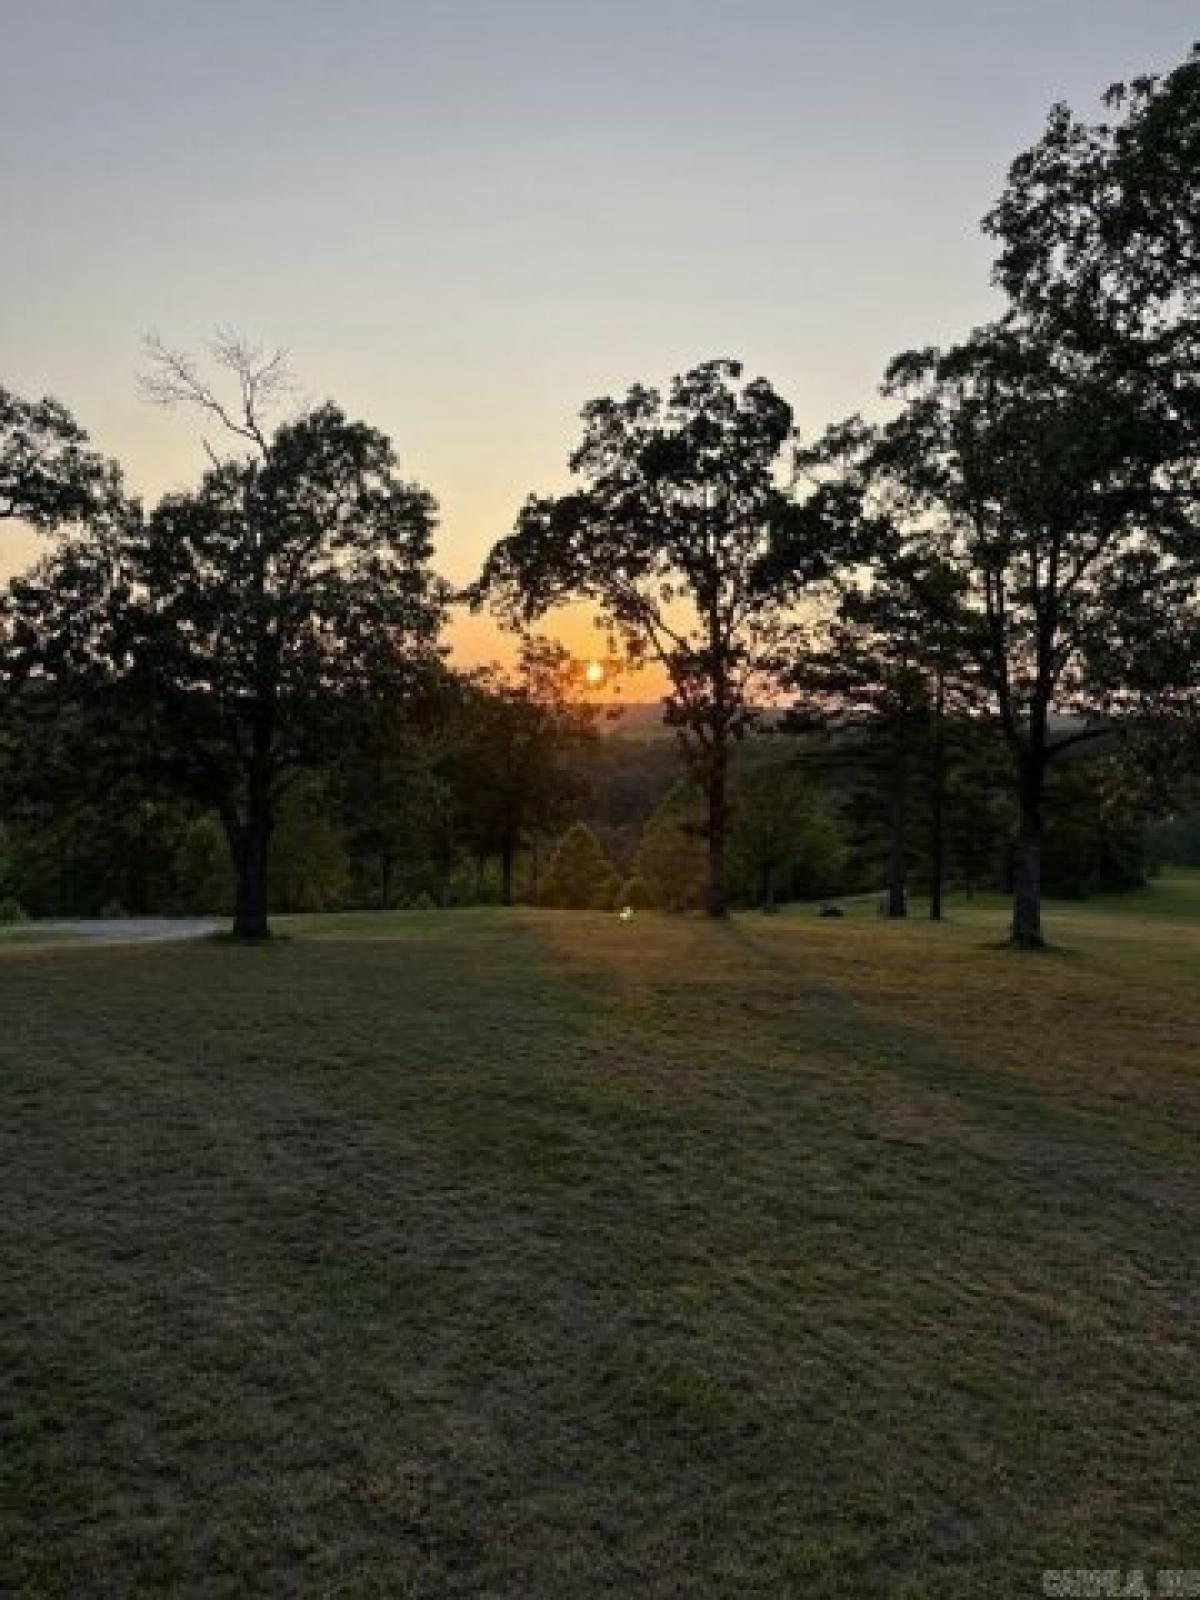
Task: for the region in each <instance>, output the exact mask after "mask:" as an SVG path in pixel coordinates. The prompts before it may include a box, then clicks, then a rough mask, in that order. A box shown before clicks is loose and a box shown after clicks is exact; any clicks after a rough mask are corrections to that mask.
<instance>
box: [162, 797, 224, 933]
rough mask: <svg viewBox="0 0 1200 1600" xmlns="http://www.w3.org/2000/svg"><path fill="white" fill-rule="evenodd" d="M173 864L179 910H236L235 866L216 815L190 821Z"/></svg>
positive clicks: (200, 911)
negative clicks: (234, 907) (234, 906)
mask: <svg viewBox="0 0 1200 1600" xmlns="http://www.w3.org/2000/svg"><path fill="white" fill-rule="evenodd" d="M173 868H174V879H175V905H176V908H177V909H178V910H180V911H187V912H196V913H209V914H213V915H225V914H227V913H228V912H230V911H232V910H233V866H232V864H231V862H230V859H229V846H228V844H227V842H226V839H225V835H224V834H223V832H222V831H221V825H220V823H219V822H217V820H216V818H215V817H197V818H195V819H194V820H193V821H191V822H189V823H188V824H187V826H186V827H185V828H184V831H183V836H182V838H181V839H180V841H179V844H178V846H177V848H176V851H175V858H174V862H173Z"/></svg>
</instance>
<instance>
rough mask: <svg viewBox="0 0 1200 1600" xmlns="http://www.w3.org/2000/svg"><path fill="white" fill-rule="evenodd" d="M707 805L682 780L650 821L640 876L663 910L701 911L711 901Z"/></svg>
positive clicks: (652, 899)
mask: <svg viewBox="0 0 1200 1600" xmlns="http://www.w3.org/2000/svg"><path fill="white" fill-rule="evenodd" d="M704 828H705V815H704V803H703V800H702V798H701V796H700V795H699V794H698V793H697V791H696V788H695V786H694V785H693V784H690V783H687V782H680V783H677V784H676V785H675V787H674V788H673V789H672V790H671V791H670V793H669V794H668V795H667V796H666V797H665V799H664V800H663V801H662V803H661V804H660V805H659V806H658V808H657V810H656V811H655V812H654V815H653V816H652V817H651V818H650V820H649V822H647V824H646V827H645V829H644V831H643V833H642V842H641V847H640V849H639V850H638V857H637V876H638V877H640V878H641V880H642V882H643V883H644V884H645V887H646V893H647V895H648V896H649V899H650V903H651V905H653V906H655V907H657V908H658V910H660V911H696V910H699V909H700V908H701V907H702V906H703V905H704V903H705V889H706V885H707V882H708V851H707V848H706V845H705V840H704Z"/></svg>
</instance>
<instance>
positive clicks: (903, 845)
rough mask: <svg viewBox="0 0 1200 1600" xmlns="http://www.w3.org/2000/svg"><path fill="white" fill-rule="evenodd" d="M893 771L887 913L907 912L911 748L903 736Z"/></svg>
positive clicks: (903, 915)
mask: <svg viewBox="0 0 1200 1600" xmlns="http://www.w3.org/2000/svg"><path fill="white" fill-rule="evenodd" d="M899 738H900V741H901V742H900V744H899V747H898V749H897V752H896V761H895V766H894V767H893V770H892V804H891V849H890V851H889V856H888V895H887V914H888V916H889V917H907V915H908V751H907V750H906V749H905V747H904V742H903V740H904V735H903V733H901V734H900V735H899Z"/></svg>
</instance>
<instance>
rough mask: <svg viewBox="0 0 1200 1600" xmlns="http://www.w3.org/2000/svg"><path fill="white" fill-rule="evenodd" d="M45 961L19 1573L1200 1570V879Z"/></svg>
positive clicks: (348, 1578)
mask: <svg viewBox="0 0 1200 1600" xmlns="http://www.w3.org/2000/svg"><path fill="white" fill-rule="evenodd" d="M954 910H955V915H954V917H953V919H952V920H951V921H950V922H949V923H947V924H946V925H943V926H941V927H933V926H930V925H928V924H927V923H921V922H913V923H911V924H909V925H908V926H898V925H890V924H885V923H881V922H879V920H878V919H877V918H875V917H873V916H871V915H862V916H852V917H849V918H847V919H845V920H844V921H840V922H839V921H823V920H820V919H818V918H816V917H815V916H813V915H812V914H810V913H805V914H803V915H802V914H799V913H792V914H788V915H784V916H780V917H776V918H762V917H750V916H746V917H740V918H736V919H734V920H733V921H732V922H731V923H730V924H729V925H728V926H720V927H714V926H710V925H708V924H707V923H705V922H703V921H701V920H690V919H668V918H659V917H654V916H643V915H639V916H638V917H636V918H635V919H634V920H633V921H632V922H631V923H628V924H624V923H621V922H620V921H618V920H617V919H616V918H614V917H603V916H598V915H597V916H592V915H587V914H570V913H562V914H560V913H553V912H543V913H536V912H513V913H501V912H479V913H474V912H458V913H445V914H438V913H431V914H408V915H397V916H394V917H345V918H325V919H309V920H297V921H295V922H294V923H293V924H291V926H290V927H289V929H288V931H289V932H290V933H291V934H292V937H291V938H290V939H288V940H286V941H279V942H277V943H275V944H274V945H272V946H270V947H268V948H264V949H257V950H240V949H237V948H233V947H230V946H228V945H225V944H222V943H220V942H217V941H206V942H201V943H197V944H192V945H177V946H158V947H141V948H138V947H129V948H84V947H71V946H62V947H58V948H51V947H46V946H38V945H36V944H29V943H25V942H24V941H14V940H8V941H5V942H4V944H3V946H2V947H0V1018H2V1020H3V1028H2V1030H0V1073H2V1077H0V1081H2V1083H3V1094H4V1101H3V1117H2V1119H0V1185H2V1186H3V1195H2V1205H0V1283H2V1284H3V1289H2V1291H0V1292H2V1295H3V1319H2V1332H0V1592H12V1593H16V1594H20V1595H28V1596H37V1595H55V1596H71V1597H78V1596H92V1595H98V1596H143V1595H176V1594H182V1595H194V1596H204V1597H214V1596H230V1597H233V1596H245V1595H269V1596H290V1595H314V1596H388V1597H393V1596H399V1597H403V1596H411V1597H422V1600H424V1597H429V1600H443V1597H455V1596H493V1597H511V1600H575V1597H593V1596H595V1597H599V1596H608V1597H613V1596H615V1597H643V1596H644V1597H656V1600H659V1597H661V1600H666V1597H671V1600H706V1597H716V1596H720V1597H729V1600H748V1597H763V1600H767V1597H769V1600H786V1597H790V1596H796V1597H800V1596H804V1597H809V1596H815V1597H821V1600H823V1597H830V1596H845V1597H847V1600H850V1597H853V1600H863V1597H871V1596H887V1597H889V1600H891V1597H907V1600H916V1597H919V1596H928V1597H932V1596H937V1597H945V1600H963V1597H966V1596H970V1597H975V1596H978V1597H987V1600H1013V1597H1021V1596H1035V1595H1038V1594H1040V1593H1041V1592H1042V1580H1041V1574H1042V1571H1043V1569H1045V1568H1077V1567H1089V1568H1094V1567H1100V1568H1114V1567H1126V1568H1128V1567H1131V1566H1138V1567H1141V1568H1143V1569H1145V1570H1146V1571H1147V1573H1148V1574H1149V1580H1148V1581H1150V1582H1151V1583H1153V1572H1154V1569H1156V1568H1170V1567H1195V1568H1200V1445H1198V1443H1197V1437H1196V1418H1197V1413H1198V1409H1200V1353H1198V1350H1197V1334H1196V1326H1197V1312H1198V1311H1200V1294H1198V1289H1200V1279H1198V1275H1197V1265H1198V1258H1200V1252H1198V1245H1197V1241H1198V1238H1200V1138H1198V1137H1197V1133H1198V1129H1200V981H1198V980H1200V889H1198V887H1197V880H1194V879H1192V880H1186V879H1178V880H1173V881H1167V882H1164V883H1162V884H1160V885H1156V886H1155V888H1154V889H1153V890H1151V891H1150V892H1149V893H1148V895H1147V896H1144V897H1141V898H1140V900H1135V901H1132V902H1129V903H1127V904H1126V905H1124V906H1123V907H1122V908H1121V909H1120V910H1114V909H1113V908H1111V907H1110V906H1108V905H1099V906H1095V907H1090V906H1089V907H1078V908H1073V909H1071V908H1054V909H1053V911H1052V919H1051V922H1050V932H1051V934H1052V936H1056V937H1057V938H1058V939H1059V940H1060V941H1061V947H1060V948H1059V949H1057V950H1054V951H1051V952H1048V953H1046V954H1043V955H1033V956H1019V955H1016V954H1013V953H1011V952H1008V951H1006V950H1002V949H999V948H997V947H996V941H997V940H998V939H999V938H1000V937H1001V935H1002V931H1003V912H1002V910H1001V909H1000V908H999V907H998V905H985V906H981V907H979V908H977V909H972V910H965V909H963V908H959V907H955V908H954Z"/></svg>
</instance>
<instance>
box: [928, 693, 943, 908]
mask: <svg viewBox="0 0 1200 1600" xmlns="http://www.w3.org/2000/svg"><path fill="white" fill-rule="evenodd" d="M933 719H934V720H933V771H932V774H931V778H932V783H931V789H932V794H931V796H930V800H931V815H930V824H929V834H930V838H929V920H930V921H931V922H940V921H941V920H942V879H943V877H944V876H945V859H946V838H945V832H946V830H945V809H946V807H945V800H946V720H945V687H944V684H943V681H942V675H941V673H940V672H939V673H938V676H937V692H936V695H935V696H934V705H933Z"/></svg>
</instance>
